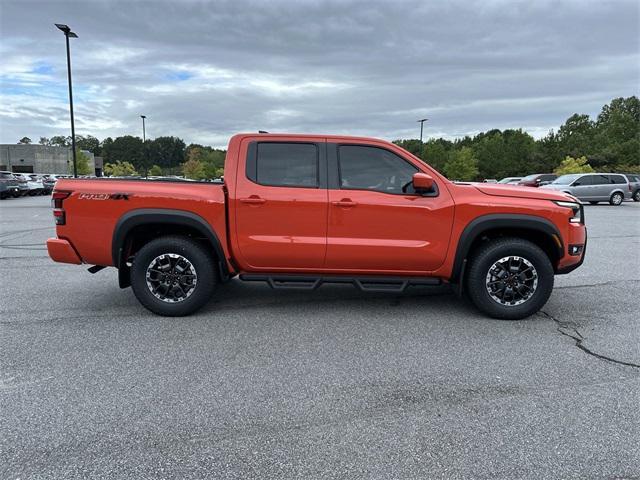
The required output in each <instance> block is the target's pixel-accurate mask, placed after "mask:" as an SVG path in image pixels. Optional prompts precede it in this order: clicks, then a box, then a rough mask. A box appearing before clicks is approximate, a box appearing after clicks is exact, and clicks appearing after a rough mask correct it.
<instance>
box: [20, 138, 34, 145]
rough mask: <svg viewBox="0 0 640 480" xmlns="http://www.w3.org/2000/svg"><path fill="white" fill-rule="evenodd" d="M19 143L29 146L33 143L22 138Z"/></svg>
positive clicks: (28, 139)
mask: <svg viewBox="0 0 640 480" xmlns="http://www.w3.org/2000/svg"><path fill="white" fill-rule="evenodd" d="M18 143H22V144H24V145H29V144H30V143H31V139H30V138H29V137H22V138H21V139H20V140H18Z"/></svg>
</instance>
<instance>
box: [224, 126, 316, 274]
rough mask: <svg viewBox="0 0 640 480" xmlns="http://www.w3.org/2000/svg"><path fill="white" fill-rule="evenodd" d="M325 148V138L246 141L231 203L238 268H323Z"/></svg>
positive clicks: (269, 269)
mask: <svg viewBox="0 0 640 480" xmlns="http://www.w3.org/2000/svg"><path fill="white" fill-rule="evenodd" d="M325 151H326V147H325V142H324V140H322V141H318V139H317V138H315V137H310V138H309V140H308V141H305V140H304V138H300V137H296V139H295V141H286V140H284V139H277V140H273V141H272V140H268V139H264V140H263V139H259V140H258V139H253V140H251V139H247V140H245V144H244V146H243V147H241V149H240V152H241V153H240V155H241V158H240V159H239V165H238V170H237V177H236V184H235V185H236V186H235V192H234V200H233V202H232V208H234V209H235V229H236V231H235V242H236V246H237V251H238V252H239V260H240V261H241V262H242V263H243V265H241V267H243V268H244V269H250V270H268V271H278V270H288V271H291V270H295V269H320V268H322V266H323V264H324V258H325V253H326V244H327V238H326V237H327V188H326V176H327V175H326V156H325ZM244 152H246V156H245V154H244ZM232 236H233V232H232Z"/></svg>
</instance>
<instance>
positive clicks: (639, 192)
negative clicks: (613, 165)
mask: <svg viewBox="0 0 640 480" xmlns="http://www.w3.org/2000/svg"><path fill="white" fill-rule="evenodd" d="M623 175H624V176H625V177H627V180H628V181H629V189H630V190H631V198H632V199H633V201H634V202H640V175H639V174H637V173H624V174H623Z"/></svg>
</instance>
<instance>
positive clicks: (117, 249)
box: [111, 208, 229, 279]
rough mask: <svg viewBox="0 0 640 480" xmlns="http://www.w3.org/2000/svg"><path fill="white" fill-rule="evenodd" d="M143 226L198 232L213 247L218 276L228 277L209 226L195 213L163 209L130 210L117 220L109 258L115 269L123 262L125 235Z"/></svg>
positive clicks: (221, 251) (221, 249)
mask: <svg viewBox="0 0 640 480" xmlns="http://www.w3.org/2000/svg"><path fill="white" fill-rule="evenodd" d="M145 224H166V225H178V226H185V227H190V228H193V229H194V230H196V231H198V232H199V233H200V234H201V235H202V236H203V237H205V238H206V239H207V240H209V242H211V245H213V249H214V251H215V253H216V256H217V257H218V262H219V264H220V274H221V275H222V278H223V279H226V278H228V277H229V268H228V266H227V261H226V256H225V254H224V250H223V248H222V244H221V243H220V239H219V238H218V235H217V234H216V232H215V231H214V230H213V228H212V227H211V225H210V224H209V223H208V222H207V221H206V220H205V219H204V218H202V217H201V216H200V215H196V214H195V213H191V212H186V211H184V210H172V209H164V208H139V209H135V210H130V211H128V212H127V213H125V214H124V215H122V216H121V217H120V218H119V219H118V221H117V223H116V226H115V228H114V230H113V238H112V241H111V257H112V259H113V264H114V265H115V266H116V268H118V269H120V267H121V266H122V262H123V261H124V260H125V259H123V258H122V254H123V249H124V242H125V239H126V238H127V235H129V233H130V232H131V230H133V229H134V228H135V227H139V226H141V225H145Z"/></svg>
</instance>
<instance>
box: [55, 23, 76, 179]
mask: <svg viewBox="0 0 640 480" xmlns="http://www.w3.org/2000/svg"><path fill="white" fill-rule="evenodd" d="M55 25H56V27H58V29H59V30H61V31H62V32H63V33H64V38H65V40H66V42H67V77H68V79H69V112H70V113H71V153H72V155H73V176H74V177H75V178H78V161H77V158H76V126H75V123H74V121H73V90H72V88H71V54H70V53H69V38H78V35H76V34H75V33H73V32H72V31H71V29H70V28H69V27H68V26H67V25H63V24H61V23H56V24H55Z"/></svg>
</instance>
